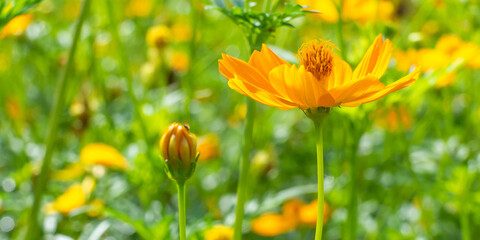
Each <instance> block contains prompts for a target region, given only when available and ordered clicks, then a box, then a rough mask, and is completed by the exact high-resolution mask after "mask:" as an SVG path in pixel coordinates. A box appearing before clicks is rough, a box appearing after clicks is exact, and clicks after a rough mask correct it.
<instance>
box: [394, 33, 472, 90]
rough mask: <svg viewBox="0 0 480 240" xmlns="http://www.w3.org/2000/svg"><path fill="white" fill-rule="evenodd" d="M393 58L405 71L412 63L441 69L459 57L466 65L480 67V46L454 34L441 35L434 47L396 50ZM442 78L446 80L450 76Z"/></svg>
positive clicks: (430, 68)
mask: <svg viewBox="0 0 480 240" xmlns="http://www.w3.org/2000/svg"><path fill="white" fill-rule="evenodd" d="M394 58H395V60H396V67H397V68H398V69H399V70H402V71H407V70H408V69H409V68H410V66H412V65H415V66H422V68H425V69H427V70H428V69H429V70H436V69H442V68H446V67H447V66H448V65H449V64H452V63H453V62H455V61H456V60H458V59H460V58H461V59H463V60H464V61H465V62H467V66H468V67H471V68H480V48H479V47H478V46H477V45H476V44H474V43H471V42H464V41H463V40H462V39H461V38H460V37H458V36H456V35H444V36H442V37H441V38H440V39H439V40H438V41H437V43H436V45H435V48H422V49H419V50H414V49H409V50H407V51H396V52H395V53H394ZM444 80H445V81H446V82H448V81H447V80H451V76H449V78H448V79H444ZM447 85H448V84H447Z"/></svg>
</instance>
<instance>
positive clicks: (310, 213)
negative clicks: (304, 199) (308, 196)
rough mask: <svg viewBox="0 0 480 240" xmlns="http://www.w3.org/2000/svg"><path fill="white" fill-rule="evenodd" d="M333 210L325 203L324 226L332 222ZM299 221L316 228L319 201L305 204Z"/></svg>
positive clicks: (301, 209) (300, 212)
mask: <svg viewBox="0 0 480 240" xmlns="http://www.w3.org/2000/svg"><path fill="white" fill-rule="evenodd" d="M330 214H331V209H330V207H329V206H328V204H327V202H326V201H325V202H324V203H323V225H325V224H326V223H327V222H328V220H330ZM299 220H300V222H301V223H302V224H306V225H308V226H312V227H315V224H316V223H317V200H313V201H312V202H310V203H309V204H305V205H303V206H302V207H301V208H300V211H299Z"/></svg>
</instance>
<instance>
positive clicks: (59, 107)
mask: <svg viewBox="0 0 480 240" xmlns="http://www.w3.org/2000/svg"><path fill="white" fill-rule="evenodd" d="M89 8H90V0H84V1H83V4H82V10H81V12H80V15H79V16H78V20H77V23H76V25H75V31H74V34H73V41H72V46H71V47H70V51H69V53H68V60H67V64H66V67H65V71H64V72H63V75H62V77H61V78H60V80H59V81H58V83H57V89H55V96H54V101H53V110H52V111H51V112H50V119H49V123H48V132H47V138H46V142H45V145H46V151H45V157H44V158H43V162H42V168H41V171H40V175H39V176H38V180H37V182H36V184H35V190H34V191H35V192H34V199H33V205H32V210H31V213H30V218H29V223H28V230H27V235H26V238H25V239H27V240H30V239H39V236H40V235H39V234H38V233H37V231H38V215H39V212H40V203H41V202H42V197H43V192H44V191H45V190H46V189H47V185H48V181H49V178H48V176H49V175H50V165H51V163H52V156H53V152H54V150H55V146H56V145H57V144H56V140H57V133H58V122H59V121H60V117H61V115H62V111H63V108H64V106H65V93H66V89H67V83H68V81H67V80H68V78H69V77H70V76H72V73H71V72H72V67H73V61H74V59H75V50H76V49H77V45H78V41H79V39H80V34H81V32H82V26H83V22H84V21H85V17H86V16H87V12H88V9H89Z"/></svg>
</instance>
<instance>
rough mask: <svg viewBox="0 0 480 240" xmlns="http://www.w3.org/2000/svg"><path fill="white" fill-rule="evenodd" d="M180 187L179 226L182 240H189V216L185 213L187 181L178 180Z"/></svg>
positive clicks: (178, 186) (178, 187)
mask: <svg viewBox="0 0 480 240" xmlns="http://www.w3.org/2000/svg"><path fill="white" fill-rule="evenodd" d="M177 189H178V226H179V231H180V240H187V221H186V220H187V217H186V214H185V208H186V205H185V183H184V182H177Z"/></svg>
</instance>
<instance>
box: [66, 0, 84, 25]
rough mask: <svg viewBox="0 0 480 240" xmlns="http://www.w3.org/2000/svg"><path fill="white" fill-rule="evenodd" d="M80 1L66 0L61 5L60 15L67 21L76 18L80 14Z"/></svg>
mask: <svg viewBox="0 0 480 240" xmlns="http://www.w3.org/2000/svg"><path fill="white" fill-rule="evenodd" d="M80 8H81V3H80V1H79V0H67V1H65V3H64V4H63V6H62V16H63V18H65V19H66V20H68V21H73V20H75V19H77V17H78V14H80Z"/></svg>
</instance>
